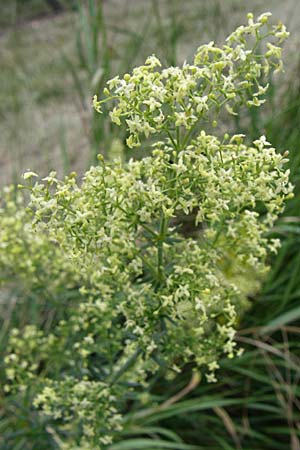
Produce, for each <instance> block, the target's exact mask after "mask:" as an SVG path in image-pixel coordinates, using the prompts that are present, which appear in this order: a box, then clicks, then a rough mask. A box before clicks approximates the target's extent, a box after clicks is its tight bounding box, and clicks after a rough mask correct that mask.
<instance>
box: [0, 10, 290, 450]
mask: <svg viewBox="0 0 300 450" xmlns="http://www.w3.org/2000/svg"><path fill="white" fill-rule="evenodd" d="M248 19H249V22H248V25H246V26H242V27H239V28H238V29H237V30H236V31H235V32H234V33H233V34H232V35H230V36H229V38H228V39H227V43H226V45H225V46H223V47H222V48H216V47H215V46H214V45H213V43H210V44H208V45H205V46H202V47H200V48H199V49H198V51H197V53H196V56H195V60H194V64H193V65H189V64H184V65H183V67H182V68H173V67H171V68H167V69H162V70H157V67H159V66H160V62H159V60H158V59H157V58H156V57H154V56H152V57H150V58H148V59H147V61H146V63H145V65H144V66H141V67H138V68H136V69H134V71H133V74H132V75H130V74H126V75H125V76H124V78H123V80H120V79H119V78H118V77H117V78H115V79H113V80H111V81H110V82H108V88H106V90H105V93H106V94H107V96H108V100H112V99H114V100H115V101H116V106H115V107H114V109H113V110H112V112H111V118H112V120H113V121H114V122H115V123H117V124H118V125H120V124H121V121H122V120H124V119H125V121H126V124H127V126H128V130H129V137H128V139H127V143H128V146H129V147H133V146H139V144H140V141H141V136H142V135H144V136H145V137H146V138H147V137H149V136H150V135H153V136H155V135H157V137H158V136H159V139H160V140H158V141H156V143H155V144H154V150H153V152H152V155H151V156H149V157H147V158H144V159H143V160H141V161H134V160H131V161H130V162H129V163H128V164H127V165H122V163H121V162H116V163H115V164H112V165H111V164H107V163H104V161H103V160H102V159H101V158H100V165H99V166H98V167H92V168H91V169H90V170H89V171H88V172H87V173H86V175H85V177H84V180H83V183H82V185H81V186H79V185H78V184H77V183H76V179H75V177H74V174H71V175H70V176H69V177H66V178H65V180H64V181H62V182H61V181H58V180H57V179H56V174H55V173H51V174H50V175H49V176H48V177H46V178H45V179H44V180H43V181H44V182H43V183H38V182H33V181H32V184H31V187H30V190H31V198H30V203H29V206H30V209H29V210H28V209H22V208H21V211H22V212H21V213H20V214H19V213H16V215H15V216H13V219H12V222H13V224H14V223H15V224H16V229H17V231H18V232H19V231H20V232H21V233H25V239H23V238H22V240H21V241H17V242H21V245H22V242H25V243H26V242H28V247H31V246H32V242H33V244H34V245H37V249H36V250H34V253H33V254H34V255H41V256H38V261H39V263H40V264H41V266H42V267H44V268H45V270H48V271H49V274H50V275H51V277H53V280H52V278H51V277H50V278H49V279H48V280H47V281H49V285H50V287H51V286H52V283H53V282H54V285H55V282H57V284H58V286H60V285H61V284H63V285H64V286H65V280H70V281H69V282H70V287H71V288H72V289H74V287H76V284H77V285H79V286H80V288H79V289H78V290H76V292H77V295H78V297H77V300H79V301H77V302H76V301H73V302H70V304H69V305H67V308H66V311H65V317H55V320H54V322H53V324H52V326H51V330H50V331H49V329H47V328H45V327H44V325H43V323H40V324H37V325H32V324H30V325H28V326H26V327H25V328H24V329H22V328H21V329H20V330H17V329H15V330H12V332H11V337H10V340H9V344H8V354H7V356H6V359H5V362H6V364H7V378H8V382H7V384H6V387H5V389H6V391H7V392H8V393H9V392H10V391H12V392H14V390H15V388H17V389H19V390H20V391H21V392H26V391H28V392H29V391H31V390H33V391H35V394H36V396H35V401H34V404H35V406H36V407H41V409H42V410H43V413H44V414H46V415H49V416H51V417H52V419H53V420H54V422H53V423H54V428H55V430H56V431H55V432H53V433H52V434H53V436H54V438H55V441H56V443H57V444H58V445H59V446H60V447H61V448H62V449H75V448H80V449H85V448H86V449H89V450H91V449H93V448H95V449H97V448H99V446H100V448H102V447H103V448H106V446H108V445H110V444H111V443H112V441H113V439H118V435H119V433H120V432H122V429H123V427H124V424H126V415H125V419H124V417H123V416H122V415H124V414H125V413H126V412H128V411H132V410H135V409H139V408H140V407H141V404H143V403H144V402H146V403H147V395H148V393H149V391H151V389H152V388H153V386H154V385H155V382H156V380H157V377H159V378H162V379H167V380H168V379H172V378H174V377H175V376H176V374H177V373H180V372H182V371H185V370H188V371H190V370H191V369H193V370H194V371H195V375H194V378H193V380H194V381H193V383H194V384H197V382H198V379H199V375H197V374H198V371H200V370H202V371H203V372H204V373H205V375H206V379H207V381H209V382H214V381H216V378H215V371H216V370H217V369H218V368H219V360H220V357H221V355H224V354H225V355H226V356H227V357H228V358H229V359H231V358H233V356H234V355H235V353H236V349H235V347H236V343H235V341H234V335H235V331H236V327H237V322H238V320H239V319H240V317H241V316H242V314H243V312H244V311H245V308H246V307H247V305H248V302H247V299H246V294H248V293H249V287H246V288H245V289H241V287H240V286H241V285H242V283H241V280H244V279H245V278H251V279H253V280H254V282H256V281H257V280H259V279H260V278H261V277H262V276H264V275H265V272H266V269H267V265H266V257H267V251H268V250H271V251H276V248H277V247H278V244H279V242H278V240H277V239H273V238H272V239H270V238H268V237H267V235H266V233H267V232H268V230H269V229H270V227H272V225H273V223H274V221H275V220H276V218H277V216H278V214H279V213H281V212H282V210H283V207H284V202H285V199H286V198H288V197H290V196H291V191H292V187H291V185H290V183H289V181H288V176H289V172H288V171H287V170H285V169H284V164H285V162H286V161H287V160H286V157H285V156H286V155H283V156H282V155H279V154H276V152H275V150H274V149H273V148H272V147H271V146H270V144H269V143H268V142H267V140H266V138H265V137H261V138H260V139H256V140H255V141H254V142H253V144H251V145H247V144H246V141H245V139H244V136H242V135H234V136H231V137H230V136H229V135H228V134H226V135H224V136H223V137H222V138H221V139H220V138H217V137H216V136H213V135H210V134H208V133H206V132H205V131H204V130H203V129H202V128H203V125H204V124H205V125H206V126H207V127H208V126H210V125H212V126H214V127H215V126H216V125H217V123H216V117H217V114H218V113H219V111H220V110H221V109H222V108H223V106H225V108H226V109H227V111H228V112H229V113H230V114H235V111H234V107H235V105H236V104H238V105H243V104H244V105H245V104H246V106H253V105H254V106H260V104H261V103H263V99H262V96H263V95H264V93H265V91H266V89H267V85H260V84H258V81H257V80H258V77H259V76H260V75H261V73H264V74H268V73H269V71H270V70H273V69H275V70H277V69H278V68H280V67H281V63H280V52H281V49H280V47H278V45H275V44H274V40H275V43H276V44H277V42H279V43H281V42H282V41H283V39H284V38H285V37H286V36H287V32H286V31H285V28H284V26H283V25H278V26H275V27H272V28H269V27H267V22H268V14H264V15H262V16H261V17H259V18H258V21H257V22H254V21H253V17H252V15H249V18H248ZM268 38H270V39H271V40H272V39H274V40H272V42H271V41H269V40H268V41H267V44H266V49H265V51H264V52H263V53H262V48H261V46H262V45H263V44H262V43H263V41H264V39H268ZM259 46H260V52H259V53H258V52H257V50H258V47H259ZM246 94H247V95H246ZM249 95H251V99H250V100H249ZM104 101H105V102H106V101H107V100H104ZM104 101H98V99H97V98H95V99H94V104H95V107H96V109H97V110H98V111H101V105H102V103H103V102H104ZM197 128H200V129H201V131H200V133H199V134H198V135H195V134H194V133H195V132H196V131H197ZM35 177H36V174H34V173H33V172H27V173H26V174H25V178H26V179H27V180H28V182H29V183H30V182H31V180H34V178H35ZM17 211H18V208H16V212H17ZM191 213H194V214H195V216H196V218H195V226H196V229H197V235H196V237H186V236H185V235H184V234H183V233H182V232H181V231H180V224H182V221H183V219H182V218H183V217H184V216H185V215H190V214H191ZM20 216H21V217H20ZM24 217H25V221H26V226H25V227H24V226H23V225H21V226H20V225H18V223H19V221H21V224H22V223H23V218H24ZM32 219H33V220H32ZM14 221H15V222H14ZM3 225H4V229H5V228H6V229H7V228H8V226H9V222H8V223H7V222H6V213H5V214H4V219H3ZM27 233H28V236H29V237H28V238H27ZM7 235H8V233H4V240H3V242H4V244H6V242H9V239H8V238H7ZM3 248H4V254H3V255H4V257H3V264H4V267H5V270H6V266H5V263H6V261H5V254H6V252H7V251H11V250H10V249H11V248H12V249H13V248H14V240H12V242H11V243H9V244H8V245H6V246H5V245H3ZM25 250H27V245H24V247H23V248H21V250H20V253H22V252H24V253H23V254H24V255H25V254H26V258H27V259H28V260H29V262H28V265H29V266H28V268H27V266H26V270H28V274H29V273H31V272H30V271H31V270H32V267H35V264H34V263H32V261H31V259H32V258H33V257H28V253H26V252H25ZM42 255H44V256H42ZM43 258H45V262H44V263H43V261H44V259H43ZM9 261H10V259H9V258H8V262H9ZM20 261H21V258H20ZM69 268H70V270H69ZM8 269H9V270H11V267H10V266H9V264H8ZM15 270H16V272H17V273H18V267H16V268H15ZM19 270H20V271H21V272H22V271H23V268H22V269H19ZM23 273H24V272H23ZM25 273H26V271H25ZM33 273H35V272H34V270H33ZM60 277H61V278H60ZM32 280H33V281H35V277H34V276H33V277H32ZM47 281H43V283H44V284H45V285H47ZM65 287H66V286H65ZM54 295H55V294H54ZM62 355H63V356H62ZM195 380H196V381H195ZM208 404H209V406H207V407H211V405H212V404H214V403H213V402H212V403H211V402H210V403H208ZM225 404H226V402H225ZM219 406H222V402H221V404H219V403H218V402H216V404H215V407H219ZM150 413H151V411H150ZM147 414H148V413H147ZM138 442H139V443H136V444H134V443H133V442H131V443H130V441H128V443H127V447H126V445H125V447H124V446H123V447H122V446H121V444H120V445H119V444H116V445H113V446H112V447H111V449H113V448H116V449H117V448H120V449H121V448H129V446H130V445H131V447H130V448H134V445H139V447H138V448H147V440H146V439H144V440H143V439H140V440H139V441H138ZM118 445H119V447H118ZM151 446H152V447H153V448H154V447H156V448H168V445H167V443H163V442H162V441H161V440H159V439H158V440H156V444H155V441H152V443H151ZM169 448H193V447H191V446H188V445H185V444H183V443H180V442H179V443H177V444H172V447H170V446H169Z"/></svg>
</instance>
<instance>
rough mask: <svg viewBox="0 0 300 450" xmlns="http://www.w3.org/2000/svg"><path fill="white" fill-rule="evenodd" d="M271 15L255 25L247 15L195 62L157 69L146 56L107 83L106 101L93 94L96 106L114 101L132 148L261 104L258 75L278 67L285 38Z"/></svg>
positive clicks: (114, 118)
mask: <svg viewBox="0 0 300 450" xmlns="http://www.w3.org/2000/svg"><path fill="white" fill-rule="evenodd" d="M269 15H270V14H268V13H266V14H262V15H261V16H260V17H259V18H258V20H257V22H254V21H253V16H252V14H249V16H248V25H246V26H240V27H239V28H238V29H237V30H236V31H234V32H233V33H232V34H231V35H230V36H229V37H228V38H227V40H226V44H225V45H223V47H221V48H218V47H216V46H215V43H214V42H210V43H209V44H207V45H202V46H201V47H199V49H198V50H197V52H196V54H195V57H194V61H193V64H187V63H184V64H183V66H182V67H168V68H166V69H161V63H160V61H159V59H158V58H156V57H155V56H154V55H152V56H150V57H149V58H148V59H147V60H146V62H145V64H144V65H143V66H140V67H137V68H135V69H134V70H133V72H132V74H125V75H124V76H123V78H122V79H120V78H119V76H117V77H115V78H113V79H112V80H110V81H109V82H108V83H107V87H106V88H105V89H104V94H105V95H106V96H107V98H106V99H104V100H100V101H99V100H98V98H97V96H95V97H94V107H95V108H96V110H97V111H99V112H101V105H102V104H103V103H104V102H106V101H110V100H112V99H114V100H115V103H116V104H115V106H114V108H113V110H112V111H111V113H110V117H111V120H112V121H113V122H114V123H115V124H117V125H121V122H123V121H125V123H126V125H127V130H128V132H129V137H128V139H127V145H128V146H129V147H136V146H139V145H140V138H141V136H142V135H144V136H145V137H149V135H152V134H158V133H162V134H167V135H169V137H170V138H171V137H172V136H171V135H172V130H174V128H177V129H178V128H180V127H182V128H183V129H185V130H191V129H192V128H193V127H195V126H197V125H199V122H201V121H203V120H206V121H210V122H214V123H215V120H216V115H217V113H218V112H219V111H220V110H221V109H222V108H223V107H225V108H226V109H227V111H228V112H229V113H230V114H236V113H235V112H234V108H235V106H237V105H242V104H247V105H248V106H249V107H250V106H260V105H261V104H262V103H264V101H265V100H264V99H263V96H264V94H265V92H266V90H267V88H268V85H267V84H264V85H260V80H261V77H262V75H267V74H268V73H269V71H270V70H280V69H281V47H279V45H280V44H281V43H282V41H283V40H284V39H285V38H286V37H287V36H288V33H287V31H286V29H285V26H284V25H283V24H281V23H279V24H278V25H276V26H273V27H269V26H268V18H269ZM272 38H273V39H274V42H275V44H276V45H275V44H273V43H272V42H270V41H269V40H270V39H272ZM264 47H266V51H263V52H262V48H264ZM258 48H260V52H259V53H258V52H257V51H256V50H257V49H258Z"/></svg>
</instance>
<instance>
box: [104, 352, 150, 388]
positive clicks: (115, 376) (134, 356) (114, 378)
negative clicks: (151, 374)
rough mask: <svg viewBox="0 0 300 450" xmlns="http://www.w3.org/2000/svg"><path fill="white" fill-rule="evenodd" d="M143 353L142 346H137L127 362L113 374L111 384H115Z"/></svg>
mask: <svg viewBox="0 0 300 450" xmlns="http://www.w3.org/2000/svg"><path fill="white" fill-rule="evenodd" d="M141 353H142V349H141V348H137V349H136V351H135V352H134V353H133V354H132V355H131V356H130V357H129V358H128V359H127V361H126V362H125V364H124V365H123V366H122V367H121V368H120V369H119V370H118V371H117V372H115V373H114V374H112V376H111V378H110V380H109V384H110V386H111V385H113V384H114V383H115V382H116V381H118V379H119V378H120V377H121V376H122V375H123V373H125V372H126V371H127V370H128V369H130V367H131V366H132V365H133V364H134V363H135V362H136V360H137V358H138V356H139V355H140V354H141Z"/></svg>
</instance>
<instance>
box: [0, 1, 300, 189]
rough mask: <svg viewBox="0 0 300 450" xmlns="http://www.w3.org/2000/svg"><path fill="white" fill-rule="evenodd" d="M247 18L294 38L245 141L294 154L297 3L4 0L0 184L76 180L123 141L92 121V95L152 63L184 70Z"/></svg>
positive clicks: (0, 11) (0, 17)
mask: <svg viewBox="0 0 300 450" xmlns="http://www.w3.org/2000/svg"><path fill="white" fill-rule="evenodd" d="M249 9H251V11H252V12H253V13H257V14H259V13H261V12H265V11H271V12H272V13H273V20H274V21H278V20H281V21H282V22H284V23H285V24H286V25H287V27H288V29H289V30H290V31H291V38H290V39H289V42H288V44H287V45H286V48H285V54H284V61H285V73H284V74H283V75H282V74H280V75H279V76H278V77H277V79H276V80H272V89H271V90H270V92H269V97H270V99H269V100H270V101H269V102H267V104H266V106H265V107H264V108H263V110H262V115H263V117H264V120H261V117H257V116H256V114H257V113H256V111H250V115H251V118H250V119H251V120H250V122H251V123H250V126H249V123H247V125H245V126H247V131H248V133H247V134H249V132H251V133H252V132H253V134H254V137H255V138H256V137H257V136H258V135H259V134H260V133H263V132H265V131H266V130H267V131H268V134H269V135H272V136H268V137H269V138H270V139H271V137H272V138H273V143H274V145H275V144H276V145H277V146H278V147H279V148H282V147H285V148H287V147H291V143H290V141H291V140H292V141H293V143H292V145H294V142H296V141H297V139H298V135H297V133H298V132H300V131H298V129H297V128H298V127H297V120H298V115H297V111H298V109H297V108H298V106H297V102H298V89H299V86H298V84H299V64H300V55H299V50H298V49H299V41H300V32H299V30H298V29H299V26H300V2H299V1H298V0H286V1H284V2H282V1H280V0H268V1H266V0H264V1H263V0H252V1H251V2H244V1H240V0H227V1H226V2H225V1H222V0H186V1H184V2H182V1H180V0H86V1H85V0H82V1H78V0H5V1H4V0H2V1H1V6H0V58H1V59H0V60H1V72H0V127H1V128H0V171H1V172H0V180H1V181H0V184H1V185H2V186H3V185H4V184H6V183H8V182H11V181H16V180H18V179H19V177H20V174H21V173H23V172H24V170H26V169H28V168H30V169H32V170H37V171H38V172H39V173H40V174H41V175H45V174H46V173H48V172H49V170H52V169H55V170H57V171H58V172H59V173H60V174H62V173H64V172H69V171H70V170H76V171H78V172H79V174H81V173H82V172H83V171H84V170H85V169H86V168H87V167H88V166H89V165H90V163H92V162H94V160H95V155H97V153H99V152H100V151H101V152H102V153H105V154H106V156H108V155H113V154H114V152H116V151H117V152H118V151H119V147H120V146H122V145H123V139H124V136H122V135H121V134H120V130H118V129H116V128H117V127H111V125H110V123H109V120H107V114H106V113H104V115H103V116H100V115H99V114H94V113H93V111H92V108H91V99H92V96H93V94H94V93H100V95H101V92H102V89H103V86H104V83H105V82H106V81H107V80H108V79H109V78H112V77H113V76H115V75H116V74H119V73H125V72H128V71H130V70H131V69H132V68H133V67H134V66H135V65H138V64H140V63H142V62H143V61H144V60H145V58H146V57H147V56H148V55H149V54H152V53H155V54H156V55H157V56H158V57H159V58H160V59H161V60H162V62H163V63H164V64H166V65H176V64H179V63H182V62H183V61H184V60H187V61H190V60H191V59H192V56H193V54H194V52H195V50H196V48H197V47H198V46H199V45H200V44H202V43H205V42H207V41H209V40H214V41H216V42H222V40H223V39H224V37H225V36H226V35H227V34H229V33H230V32H231V31H232V30H233V29H234V27H236V26H238V25H239V24H240V23H243V21H244V20H245V16H246V14H247V12H249V11H248V10H249ZM268 108H269V110H268ZM260 116H261V114H260ZM248 119H249V118H248ZM291 120H292V121H293V123H291ZM271 123H272V124H273V126H272V127H271V126H270V124H271ZM279 124H280V130H279V129H278V125H279ZM294 124H295V125H296V126H295V127H294ZM236 125H237V127H239V128H240V127H241V126H242V125H241V124H240V123H239V124H236ZM290 130H292V133H290ZM279 131H280V133H279ZM291 134H292V135H291ZM274 135H276V136H274ZM274 139H276V141H275V142H274ZM287 140H288V141H287Z"/></svg>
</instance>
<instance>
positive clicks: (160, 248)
mask: <svg viewBox="0 0 300 450" xmlns="http://www.w3.org/2000/svg"><path fill="white" fill-rule="evenodd" d="M167 227H168V221H167V220H166V218H165V216H164V214H162V215H161V220H160V229H159V235H158V238H157V239H158V243H157V284H156V289H157V288H158V287H159V286H160V285H161V283H162V281H163V279H164V274H163V263H164V240H165V237H166V230H167Z"/></svg>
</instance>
